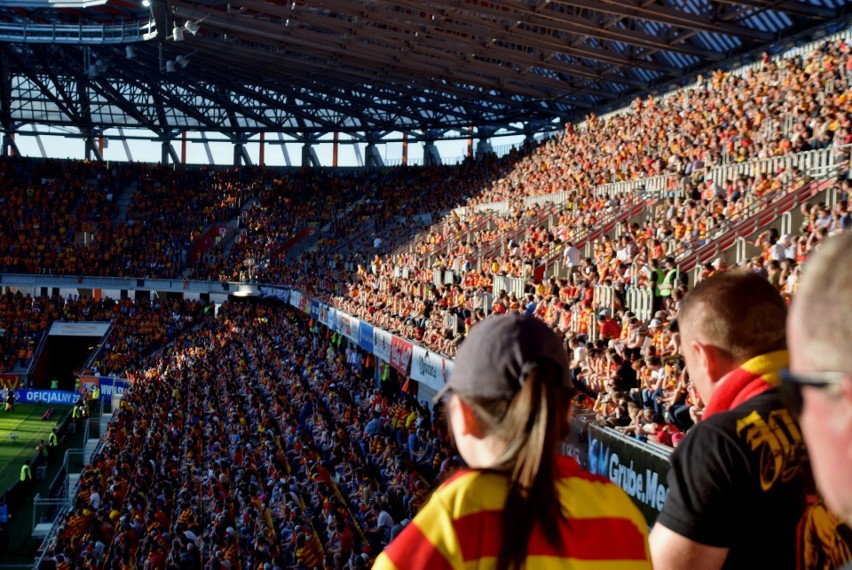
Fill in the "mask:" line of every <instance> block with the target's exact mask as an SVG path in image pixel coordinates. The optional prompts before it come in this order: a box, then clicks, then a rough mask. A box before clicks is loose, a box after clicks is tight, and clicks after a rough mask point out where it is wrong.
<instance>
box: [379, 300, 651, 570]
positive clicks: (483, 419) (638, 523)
mask: <svg viewBox="0 0 852 570" xmlns="http://www.w3.org/2000/svg"><path fill="white" fill-rule="evenodd" d="M572 395H573V390H572V388H571V380H570V371H569V363H568V355H567V353H566V351H565V348H564V346H563V343H562V339H560V338H559V337H558V336H557V335H556V334H555V333H554V332H553V331H552V330H551V329H550V328H548V327H547V325H545V324H544V323H543V322H541V321H539V320H537V319H534V318H530V317H523V316H520V315H506V316H495V317H492V318H490V319H486V320H485V321H483V322H481V323H479V324H478V325H476V326H475V327H474V328H473V329H472V330H471V333H470V335H469V336H468V338H467V339H466V340H465V341H464V342H463V343H462V345H461V348H460V349H459V352H458V356H457V358H456V361H455V367H454V369H453V373H452V376H451V377H450V380H449V382H448V383H447V385H446V387H445V388H444V390H443V391H442V393H441V394H440V396H442V397H445V398H446V399H447V419H448V422H449V424H450V429H451V432H452V435H453V439H454V441H455V445H456V447H457V448H458V451H459V454H460V455H461V456H462V458H463V459H464V460H465V462H466V463H467V469H464V470H462V471H461V472H459V473H457V474H455V475H454V476H453V477H451V478H450V479H449V480H448V481H447V482H445V483H444V484H443V485H442V486H441V487H439V488H438V489H437V490H436V491H435V493H434V494H433V495H432V498H431V499H430V500H429V502H428V503H427V504H426V505H425V506H424V507H423V509H422V510H421V511H420V512H419V513H418V514H417V516H416V517H415V518H414V520H412V522H411V523H410V524H409V525H408V526H407V527H406V528H405V529H404V530H403V531H402V533H401V534H400V535H399V536H398V537H397V538H396V540H394V541H393V542H391V544H390V545H388V547H387V548H386V549H385V550H384V552H383V553H382V554H381V555H380V556H379V558H378V559H377V561H376V565H375V566H374V568H378V569H401V568H469V567H474V566H475V567H477V568H498V569H500V570H504V569H508V568H520V567H523V566H525V567H526V568H535V567H537V566H539V565H547V566H548V567H550V566H554V567H556V566H558V567H560V568H574V567H586V566H587V565H588V564H589V563H590V562H591V561H594V562H595V563H596V564H598V565H600V564H602V563H606V567H607V568H613V569H618V568H628V567H629V568H643V567H646V568H650V567H651V566H650V554H649V548H648V536H647V523H646V521H645V519H644V517H643V516H642V514H641V513H640V512H639V510H638V509H637V508H636V506H635V505H634V504H633V503H632V501H631V500H630V499H629V498H628V497H627V495H626V494H625V493H624V492H623V491H622V490H621V489H619V488H618V487H617V486H615V485H614V484H612V483H611V482H610V481H609V480H608V479H605V478H603V477H599V476H594V475H590V474H588V473H586V472H585V471H583V470H582V469H581V468H580V467H579V465H578V464H577V462H576V461H574V459H572V458H568V457H558V456H557V452H558V448H559V445H560V443H561V442H562V441H563V439H564V437H565V436H566V435H567V431H568V416H569V413H570V405H571V398H572ZM602 557H603V559H602Z"/></svg>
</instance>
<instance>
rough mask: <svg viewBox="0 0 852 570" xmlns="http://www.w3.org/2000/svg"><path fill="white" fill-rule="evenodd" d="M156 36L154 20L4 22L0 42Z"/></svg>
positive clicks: (123, 39) (95, 41)
mask: <svg viewBox="0 0 852 570" xmlns="http://www.w3.org/2000/svg"><path fill="white" fill-rule="evenodd" d="M155 35H156V23H155V22H154V21H153V20H138V21H135V22H130V23H126V24H124V23H122V24H104V25H98V24H86V25H83V24H33V23H30V22H27V23H13V22H2V23H0V42H14V43H36V44H76V45H79V44H89V45H100V44H126V43H135V42H141V41H144V40H146V39H151V38H153V37H154V36H155Z"/></svg>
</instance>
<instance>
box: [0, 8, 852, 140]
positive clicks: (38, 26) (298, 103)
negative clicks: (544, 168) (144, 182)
mask: <svg viewBox="0 0 852 570" xmlns="http://www.w3.org/2000/svg"><path fill="white" fill-rule="evenodd" d="M846 4H847V3H846V2H845V1H844V0H718V1H717V0H599V1H596V0H564V1H555V0H554V1H551V0H523V1H507V0H351V1H345V0H311V1H296V2H280V1H274V2H271V1H264V0H230V1H222V0H150V1H149V0H0V42H2V43H0V65H2V71H3V73H2V77H3V79H4V81H3V82H2V84H0V111H2V117H0V118H1V119H2V125H3V128H4V130H5V131H6V132H7V133H8V132H13V131H15V130H17V129H19V128H20V127H21V126H22V125H26V124H39V125H51V126H59V127H67V128H73V129H79V131H80V132H81V133H82V134H83V136H92V135H93V134H96V133H98V132H102V131H103V130H104V129H108V128H112V127H121V128H134V127H141V128H145V129H149V130H151V131H153V132H154V133H156V134H157V135H158V136H159V137H161V138H164V139H167V138H173V137H174V136H175V134H176V133H179V132H181V131H187V130H190V131H201V132H218V133H225V134H226V135H227V136H228V137H229V138H230V139H231V140H234V141H235V142H239V141H240V140H246V139H247V138H248V137H249V136H252V135H254V134H257V133H259V132H266V133H274V132H278V133H288V134H290V135H298V136H299V137H302V138H306V139H310V138H311V137H315V136H318V135H320V134H324V133H329V132H346V133H351V134H353V135H356V136H360V137H363V140H367V141H370V140H377V139H379V138H381V137H382V136H385V135H386V134H387V133H389V132H394V131H396V132H409V133H413V134H414V133H419V134H416V135H415V136H419V137H420V138H421V139H427V140H428V139H429V138H441V136H442V134H443V133H445V132H447V131H449V130H452V129H465V128H468V127H475V128H477V129H479V130H480V132H481V133H489V132H493V131H495V130H497V129H509V130H518V131H521V130H523V126H518V125H519V124H521V123H522V124H524V125H526V127H527V131H528V132H529V131H530V130H532V131H540V130H546V129H548V128H557V127H558V125H561V124H562V123H563V122H564V121H566V120H571V119H579V118H582V117H583V116H584V115H585V114H587V113H588V112H590V111H592V110H596V111H601V110H605V109H607V108H612V107H613V106H614V105H617V104H622V103H624V102H626V101H628V100H629V99H631V98H633V97H635V96H637V95H642V94H645V93H648V92H650V91H654V90H657V89H660V88H662V87H663V86H665V85H668V84H670V83H672V82H683V81H685V80H686V79H687V78H689V77H691V76H692V75H694V74H695V73H697V72H699V71H701V70H706V69H707V68H708V67H711V68H712V67H715V66H719V65H722V64H724V63H726V62H729V61H731V60H732V59H733V58H737V57H742V56H743V55H744V54H748V53H755V50H760V49H765V48H767V47H768V46H773V49H781V46H782V45H784V42H787V43H788V44H789V43H791V42H792V41H793V39H791V38H795V36H796V35H801V34H804V33H806V32H812V31H815V30H823V29H826V28H828V29H829V30H831V28H832V27H834V28H840V27H842V26H844V25H845V20H847V19H848V18H849V11H848V6H847V5H846ZM831 31H833V30H831ZM424 133H425V134H424Z"/></svg>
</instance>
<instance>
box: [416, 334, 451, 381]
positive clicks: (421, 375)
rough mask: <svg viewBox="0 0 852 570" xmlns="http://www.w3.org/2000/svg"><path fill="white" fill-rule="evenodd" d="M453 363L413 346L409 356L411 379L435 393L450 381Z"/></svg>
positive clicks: (420, 347)
mask: <svg viewBox="0 0 852 570" xmlns="http://www.w3.org/2000/svg"><path fill="white" fill-rule="evenodd" d="M452 370H453V363H452V361H450V360H447V359H446V358H444V357H443V356H441V355H439V354H437V353H435V352H432V351H430V350H426V349H425V348H423V347H422V346H419V345H414V347H413V350H412V354H411V377H412V378H413V379H414V380H417V381H418V382H422V383H423V384H425V385H427V386H429V387H430V388H432V389H433V390H435V391H436V392H437V391H439V390H441V388H443V387H444V384H446V383H447V381H448V380H449V379H450V373H451V372H452Z"/></svg>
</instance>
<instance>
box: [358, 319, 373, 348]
mask: <svg viewBox="0 0 852 570" xmlns="http://www.w3.org/2000/svg"><path fill="white" fill-rule="evenodd" d="M358 346H360V347H361V348H363V349H364V350H366V351H367V352H373V326H372V325H368V324H367V323H365V322H364V321H361V322H359V323H358Z"/></svg>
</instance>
